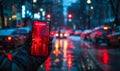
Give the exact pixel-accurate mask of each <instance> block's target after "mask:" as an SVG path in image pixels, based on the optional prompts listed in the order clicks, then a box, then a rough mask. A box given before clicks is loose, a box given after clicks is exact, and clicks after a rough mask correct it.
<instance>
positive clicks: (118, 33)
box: [107, 26, 120, 46]
mask: <svg viewBox="0 0 120 71" xmlns="http://www.w3.org/2000/svg"><path fill="white" fill-rule="evenodd" d="M107 37H108V46H120V26H118V27H116V28H115V30H114V33H113V34H110V35H108V36H107Z"/></svg>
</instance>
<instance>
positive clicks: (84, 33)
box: [81, 30, 92, 40]
mask: <svg viewBox="0 0 120 71" xmlns="http://www.w3.org/2000/svg"><path fill="white" fill-rule="evenodd" d="M91 32H92V31H91V30H84V31H83V32H82V33H81V38H82V39H84V40H88V35H89V34H90V33H91Z"/></svg>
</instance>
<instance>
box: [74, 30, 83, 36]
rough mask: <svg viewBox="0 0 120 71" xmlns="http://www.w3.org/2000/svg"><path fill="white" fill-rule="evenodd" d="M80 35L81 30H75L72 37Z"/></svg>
mask: <svg viewBox="0 0 120 71" xmlns="http://www.w3.org/2000/svg"><path fill="white" fill-rule="evenodd" d="M81 33H82V31H81V30H75V32H74V35H75V36H80V35H81Z"/></svg>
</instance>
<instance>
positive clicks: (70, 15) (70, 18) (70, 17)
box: [68, 14, 73, 22]
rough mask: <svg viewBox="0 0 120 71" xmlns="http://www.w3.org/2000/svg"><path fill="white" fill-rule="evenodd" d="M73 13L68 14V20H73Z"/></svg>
mask: <svg viewBox="0 0 120 71" xmlns="http://www.w3.org/2000/svg"><path fill="white" fill-rule="evenodd" d="M72 17H73V16H72V14H68V21H69V22H71V21H72Z"/></svg>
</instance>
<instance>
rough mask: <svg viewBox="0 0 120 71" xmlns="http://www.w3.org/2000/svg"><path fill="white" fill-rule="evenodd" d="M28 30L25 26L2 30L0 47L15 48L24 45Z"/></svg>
mask: <svg viewBox="0 0 120 71" xmlns="http://www.w3.org/2000/svg"><path fill="white" fill-rule="evenodd" d="M28 33H29V32H28V31H27V30H26V29H23V28H19V29H8V30H1V33H0V48H1V49H14V48H18V47H19V46H22V45H24V43H25V41H26V39H27V37H28Z"/></svg>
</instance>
